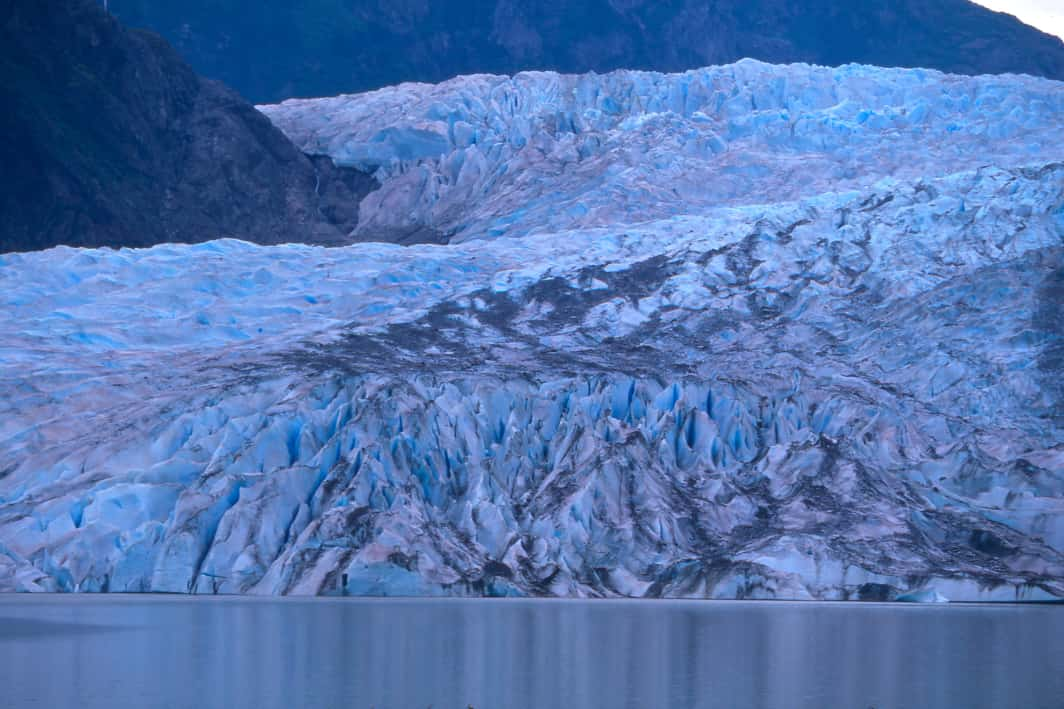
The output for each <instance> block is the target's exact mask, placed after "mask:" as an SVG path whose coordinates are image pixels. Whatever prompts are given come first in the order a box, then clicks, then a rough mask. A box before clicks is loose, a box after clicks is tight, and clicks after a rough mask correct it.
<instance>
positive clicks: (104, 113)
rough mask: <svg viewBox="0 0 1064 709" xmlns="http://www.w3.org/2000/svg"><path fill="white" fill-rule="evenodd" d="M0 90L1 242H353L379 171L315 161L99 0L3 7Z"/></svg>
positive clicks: (13, 246)
mask: <svg viewBox="0 0 1064 709" xmlns="http://www.w3.org/2000/svg"><path fill="white" fill-rule="evenodd" d="M0 105H2V106H3V110H2V111H0V163H2V164H3V166H4V167H3V169H4V181H3V183H4V188H3V190H2V192H0V252H3V251H14V250H29V249H38V248H47V247H49V246H53V245H56V244H70V245H78V246H105V245H106V246H147V245H150V244H155V243H159V242H172V241H176V242H196V241H205V240H208V239H215V238H219V237H223V236H231V237H238V238H241V239H247V240H251V241H255V242H259V243H278V242H286V241H307V242H312V243H333V244H335V243H346V242H347V241H348V239H347V234H348V232H349V231H351V229H353V228H354V226H355V224H356V223H357V204H358V202H359V201H360V199H361V197H362V196H363V195H365V194H366V193H368V192H369V191H372V189H374V188H375V187H376V183H375V182H374V181H373V180H372V178H370V177H368V176H366V175H361V174H356V173H354V172H349V173H348V174H347V175H345V176H343V177H341V176H339V175H338V174H337V173H338V172H339V171H338V170H337V169H336V168H333V167H332V166H330V165H323V166H322V167H321V168H320V169H316V168H315V166H314V164H312V163H311V161H310V160H308V159H307V158H306V157H305V156H304V155H302V154H301V153H300V152H299V150H297V149H296V148H295V147H294V146H293V145H292V144H291V143H290V142H289V141H288V140H287V138H285V136H284V135H282V134H281V133H280V132H279V131H278V130H276V129H275V128H274V127H273V126H272V125H271V124H270V122H269V121H268V120H266V119H265V118H264V117H263V116H262V115H261V114H260V113H258V111H256V110H255V109H254V108H253V107H252V106H251V105H249V104H247V103H246V102H245V101H244V100H243V99H241V98H240V97H239V96H238V95H237V94H236V93H234V92H233V91H230V90H229V89H227V88H225V87H224V86H222V85H221V84H218V83H217V82H214V81H207V80H204V79H201V78H200V77H198V76H196V74H195V73H193V71H192V69H190V68H189V67H188V66H187V65H186V64H185V63H184V61H183V60H182V59H181V58H180V57H179V56H178V54H177V53H176V52H175V51H174V50H173V49H172V48H171V47H170V46H169V45H167V43H166V42H165V41H164V40H163V39H162V38H160V37H158V36H156V35H154V34H151V33H149V32H144V31H129V30H126V29H124V28H122V27H121V26H119V24H118V23H117V22H116V21H115V20H114V18H112V17H110V16H109V15H107V14H106V13H105V12H103V10H101V9H100V8H99V7H98V6H97V4H96V3H95V2H92V1H91V0H56V1H54V2H52V1H50V2H39V1H37V0H14V1H13V2H6V3H4V4H3V6H2V7H0ZM323 183H325V184H328V185H329V186H330V187H329V191H328V194H324V196H322V195H319V189H318V188H319V187H320V185H322V184H323ZM337 204H340V205H344V206H343V207H342V208H333V207H334V206H335V205H337ZM350 205H355V209H351V207H350Z"/></svg>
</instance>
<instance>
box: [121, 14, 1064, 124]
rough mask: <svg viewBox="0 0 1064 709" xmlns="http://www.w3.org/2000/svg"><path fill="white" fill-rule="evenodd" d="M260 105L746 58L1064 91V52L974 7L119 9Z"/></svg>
mask: <svg viewBox="0 0 1064 709" xmlns="http://www.w3.org/2000/svg"><path fill="white" fill-rule="evenodd" d="M110 7H111V10H112V11H113V12H114V13H116V14H117V15H118V16H119V17H120V18H122V19H123V20H124V21H125V22H127V23H129V24H133V25H139V26H146V27H151V28H154V29H156V30H157V31H159V32H161V33H162V34H163V35H164V36H166V37H167V38H168V39H170V41H172V42H173V43H174V45H175V46H176V47H178V49H179V50H181V51H182V53H183V54H184V55H185V56H186V57H187V58H188V59H189V61H190V62H191V63H192V64H193V65H194V66H195V67H196V68H197V70H198V71H200V72H201V73H203V74H205V75H207V76H212V77H214V78H219V79H222V80H223V81H225V82H226V83H227V84H229V85H230V86H233V87H235V88H237V89H238V90H239V91H241V92H242V93H243V94H244V95H245V96H247V97H248V98H249V99H251V100H253V101H255V102H256V103H267V102H276V101H279V100H282V99H285V98H290V97H313V96H331V95H335V94H341V93H357V92H361V91H366V90H371V89H375V88H380V87H382V86H388V85H393V84H399V83H402V82H404V81H421V82H427V83H435V82H438V81H442V80H445V79H449V78H451V77H454V76H458V75H468V74H473V73H482V72H484V73H493V74H514V73H517V72H519V71H523V70H529V69H536V70H552V71H559V72H562V73H585V72H588V71H597V72H600V73H601V72H604V71H610V70H613V69H644V70H652V71H662V72H676V71H682V70H684V69H689V68H695V67H701V66H710V65H719V64H728V63H731V62H734V61H736V60H738V59H741V58H743V57H750V58H754V59H759V60H762V61H765V62H769V63H774V64H782V63H790V62H808V63H815V64H822V65H831V66H834V65H839V64H846V63H851V62H856V63H864V64H874V65H879V66H902V67H924V68H931V69H940V70H943V71H948V72H952V73H962V74H982V73H1006V72H1014V73H1027V74H1032V75H1039V76H1046V77H1049V78H1055V79H1064V42H1062V41H1061V40H1060V39H1059V38H1057V37H1054V36H1051V35H1047V34H1045V33H1042V32H1040V31H1038V30H1036V29H1034V28H1032V27H1029V26H1027V25H1024V24H1023V23H1022V22H1020V21H1019V20H1018V19H1016V18H1015V17H1013V16H1011V15H1006V14H1004V13H996V12H993V11H991V10H989V9H987V8H984V7H982V6H979V5H975V4H974V3H971V2H968V1H967V0H931V1H927V0H902V1H900V2H899V1H898V0H872V1H871V2H865V3H861V4H860V5H859V6H857V5H856V4H854V3H840V2H838V1H837V0H802V1H801V2H797V3H795V2H783V1H782V0H757V1H756V2H749V1H743V0H716V1H715V2H705V1H704V0H654V1H653V2H651V1H649V0H623V2H622V1H621V0H566V1H565V2H560V3H559V2H547V1H546V0H532V1H523V2H519V1H518V0H473V1H472V2H464V3H460V4H455V3H449V2H442V1H441V0H404V2H402V3H398V4H396V3H395V2H386V1H385V0H363V1H361V2H333V3H328V4H323V3H314V4H291V3H282V2H279V1H278V0H267V1H266V2H264V3H260V4H259V5H258V8H257V10H256V11H255V12H254V13H248V12H247V11H246V8H244V7H243V6H242V4H241V3H239V2H237V1H236V0H222V1H220V2H217V1H216V2H209V3H208V2H207V1H206V0H190V1H189V2H185V3H181V4H180V5H175V4H171V3H155V2H150V1H149V0H110Z"/></svg>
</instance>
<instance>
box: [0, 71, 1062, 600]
mask: <svg viewBox="0 0 1064 709" xmlns="http://www.w3.org/2000/svg"><path fill="white" fill-rule="evenodd" d="M260 110H261V111H262V112H263V113H265V114H266V115H267V116H268V117H269V118H270V119H271V120H272V121H273V123H274V124H275V125H276V126H278V127H279V128H281V130H282V131H284V132H285V133H286V134H287V135H288V136H289V137H290V138H291V139H292V140H293V141H295V143H296V144H297V145H298V146H299V147H300V148H302V150H304V151H305V152H307V153H309V154H313V155H321V156H328V157H330V158H331V159H332V160H333V161H334V162H335V163H336V164H337V165H340V166H350V167H357V168H359V169H361V170H365V171H369V172H372V173H373V174H374V177H375V178H376V179H377V181H379V183H380V185H381V186H380V188H379V189H377V190H376V191H375V192H373V193H371V194H370V195H369V196H368V197H366V198H365V199H364V200H363V201H362V202H361V205H360V213H359V220H358V226H357V228H356V230H355V232H354V233H353V234H351V240H352V241H353V242H355V243H352V244H351V245H348V246H343V247H338V248H323V247H318V246H308V245H301V244H298V243H292V244H287V245H281V246H257V245H253V244H249V243H246V242H242V241H236V240H232V239H219V240H215V241H210V242H207V243H203V244H197V245H169V244H168V245H161V246H156V247H153V248H149V249H120V250H112V249H74V248H67V247H57V248H53V249H50V250H47V251H43V252H37V253H26V254H3V255H0V299H2V301H3V304H4V307H3V308H2V309H0V590H2V591H71V592H73V591H80V592H95V591H110V592H123V591H125V592H177V593H199V594H210V593H247V594H339V593H346V594H351V595H359V594H364V595H370V594H373V595H463V596H465V595H478V596H479V595H528V596H578V597H684V598H743V599H755V598H779V599H866V600H893V599H896V598H904V597H909V598H913V599H916V600H926V599H931V600H934V599H936V598H948V599H950V600H971V601H976V600H1048V599H1058V598H1064V138H1062V136H1064V84H1062V83H1060V82H1054V81H1051V80H1048V79H1037V78H1032V77H1028V76H1020V75H1004V76H978V77H962V76H954V75H947V74H942V73H939V72H936V71H929V70H919V69H881V68H876V67H869V66H858V65H847V66H842V67H838V68H824V67H816V66H808V65H802V64H795V65H787V66H777V65H769V64H762V63H759V62H756V61H751V60H744V61H741V62H738V63H736V64H732V65H728V66H719V67H709V68H705V69H700V70H695V71H689V72H686V73H683V74H674V75H666V74H656V73H647V72H631V71H618V72H614V73H610V74H605V75H596V74H588V75H579V76H575V75H559V74H553V73H546V72H530V73H523V74H517V75H515V76H513V77H504V76H491V75H476V76H466V77H458V78H456V79H453V80H450V81H447V82H445V83H442V84H438V85H427V84H403V85H400V86H397V87H392V88H386V89H381V90H378V91H374V92H371V93H365V94H358V95H350V96H338V97H333V98H325V99H312V100H307V99H304V100H290V101H286V102H284V103H282V104H278V105H271V106H262V107H260ZM397 230H398V231H401V232H407V233H410V234H417V235H425V234H431V235H433V238H432V239H431V240H432V241H435V242H437V243H429V244H419V245H415V246H409V247H401V246H397V245H391V244H382V243H375V242H374V238H375V235H376V234H379V233H383V232H388V233H395V232H396V231H397ZM297 240H298V239H297V237H296V236H295V235H293V241H297Z"/></svg>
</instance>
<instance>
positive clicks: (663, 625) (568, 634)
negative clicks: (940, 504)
mask: <svg viewBox="0 0 1064 709" xmlns="http://www.w3.org/2000/svg"><path fill="white" fill-rule="evenodd" d="M469 705H472V706H473V707H476V709H498V708H502V709H520V708H522V707H530V708H532V707H534V708H535V709H541V708H550V709H561V708H564V709H572V708H579V707H605V708H610V709H612V708H614V707H645V708H648V709H654V708H658V707H729V708H730V707H781V708H782V707H786V708H788V709H790V708H791V707H817V708H818V709H820V708H823V707H853V708H855V709H867V708H868V707H876V708H877V709H886V708H890V707H993V708H994V709H1002V708H1003V707H1022V708H1023V709H1034V708H1037V707H1054V708H1059V707H1064V606H1022V607H1021V606H977V605H966V606H895V605H876V604H862V605H851V604H821V603H705V602H670V601H662V602H643V601H625V602H611V601H595V602H583V601H484V600H475V601H422V600H394V601H391V600H350V599H336V600H323V599H314V600H244V599H221V600H216V599H191V600H186V599H184V598H145V597H114V596H111V597H89V598H85V597H77V598H73V597H25V596H9V597H0V707H4V709H7V708H8V707H13V708H14V707H18V708H21V707H88V708H89V709H94V708H96V707H108V708H111V707H120V708H121V707H136V708H137V709H140V708H141V707H175V708H178V707H180V708H184V707H196V708H197V709H198V708H201V707H226V708H229V707H249V708H255V709H268V708H271V707H284V708H285V709H291V708H294V707H295V708H298V707H330V708H333V707H337V708H339V707H351V708H353V709H354V708H360V707H367V708H368V707H375V708H376V709H392V708H396V709H400V708H403V709H405V708H406V707H411V708H416V709H424V708H425V707H429V706H432V707H433V708H434V709H444V708H447V707H454V708H456V709H465V707H467V706H469Z"/></svg>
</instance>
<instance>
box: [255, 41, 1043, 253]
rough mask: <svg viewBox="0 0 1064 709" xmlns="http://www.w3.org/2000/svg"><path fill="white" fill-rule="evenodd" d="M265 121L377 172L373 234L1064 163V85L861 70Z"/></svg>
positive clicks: (364, 100) (794, 71) (416, 89)
mask: <svg viewBox="0 0 1064 709" xmlns="http://www.w3.org/2000/svg"><path fill="white" fill-rule="evenodd" d="M262 110H263V111H264V112H265V113H266V115H268V116H269V117H270V118H271V119H272V120H273V121H274V122H275V123H276V124H277V125H278V126H279V127H280V128H281V129H282V130H284V131H285V132H286V133H288V135H289V136H290V137H291V138H292V139H293V140H294V141H295V142H296V144H298V145H300V146H301V147H302V148H303V149H304V150H305V151H307V152H310V153H318V154H327V155H330V156H332V157H333V159H334V160H335V161H336V162H338V163H341V164H346V165H352V166H356V167H359V168H362V169H368V170H376V171H377V176H378V178H379V179H380V180H381V181H382V182H383V183H384V189H382V190H380V191H378V192H377V193H375V194H374V195H371V196H370V197H369V199H367V200H366V201H364V202H363V204H362V208H361V216H360V218H361V220H362V221H361V222H360V226H359V228H358V231H359V232H360V233H361V234H362V235H363V236H371V235H372V234H374V233H376V232H379V231H381V230H391V231H394V230H395V229H396V228H400V229H401V228H408V229H412V228H416V227H419V226H430V227H432V228H434V229H436V230H438V231H440V232H442V233H445V234H451V235H453V238H454V239H455V240H465V239H470V238H484V237H485V236H499V235H517V236H521V235H524V234H528V233H534V232H547V231H558V230H561V229H569V228H575V227H596V226H615V225H616V224H618V223H631V222H634V221H645V220H649V219H656V218H662V217H668V216H674V215H678V214H688V215H690V214H696V213H697V214H701V213H704V212H705V210H707V209H714V208H717V207H719V206H721V205H723V204H756V203H763V202H777V201H781V200H789V199H795V198H800V197H806V196H812V195H816V194H820V193H823V192H827V191H837V190H840V189H849V188H852V187H864V186H868V185H870V184H872V183H874V182H875V181H876V180H878V179H880V178H883V177H894V178H897V179H906V180H914V179H919V178H926V177H934V176H941V175H946V174H950V173H954V172H958V171H960V170H962V169H975V168H978V167H980V166H983V165H986V164H991V163H993V164H999V165H1001V164H1004V165H1014V164H1026V163H1028V162H1031V161H1042V160H1046V159H1061V158H1064V147H1062V144H1064V141H1061V140H1060V137H1059V128H1060V124H1061V118H1060V117H1061V115H1062V114H1064V92H1062V91H1061V90H1060V86H1059V84H1058V83H1055V82H1052V81H1049V80H1045V79H1035V78H1032V77H1025V76H1024V77H1021V76H1005V77H998V76H985V77H976V78H972V77H964V76H951V75H946V74H941V73H939V72H936V71H926V70H903V69H879V68H872V67H866V66H859V65H849V66H844V67H840V68H836V69H830V68H823V67H810V66H807V65H802V64H796V65H791V66H784V67H780V66H773V65H770V64H763V63H760V62H757V61H753V60H744V61H741V62H738V63H736V64H732V65H728V66H721V67H710V68H706V69H700V70H695V71H689V72H685V73H683V74H656V73H651V72H632V71H618V72H613V73H611V74H606V75H602V76H600V75H596V74H587V75H579V76H567V75H559V74H554V73H545V72H528V73H522V74H518V75H516V76H514V77H512V78H510V77H504V76H490V75H482V76H472V77H459V78H456V79H454V80H452V81H448V82H445V83H442V84H439V85H436V86H429V85H424V84H403V85H400V86H397V87H392V88H386V89H382V90H380V91H375V92H371V93H367V94H360V95H355V96H338V97H335V98H327V99H310V100H290V101H286V102H285V103H283V104H280V105H276V106H264V107H262Z"/></svg>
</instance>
